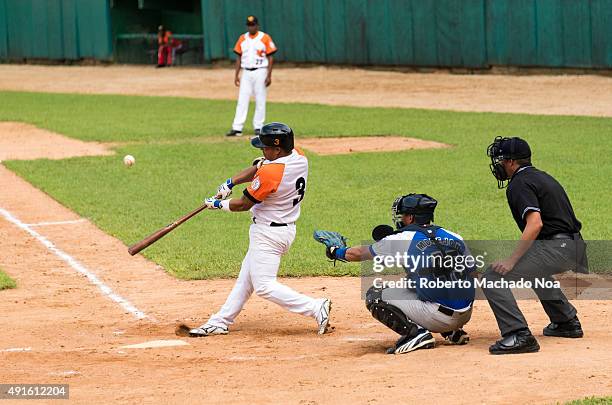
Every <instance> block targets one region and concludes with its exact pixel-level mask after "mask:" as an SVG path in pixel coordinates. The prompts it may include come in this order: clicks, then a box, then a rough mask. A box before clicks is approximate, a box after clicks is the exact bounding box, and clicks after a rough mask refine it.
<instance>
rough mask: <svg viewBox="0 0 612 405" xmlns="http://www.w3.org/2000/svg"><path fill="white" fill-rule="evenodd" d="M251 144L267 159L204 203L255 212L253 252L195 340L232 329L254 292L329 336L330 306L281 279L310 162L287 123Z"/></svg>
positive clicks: (269, 126) (269, 127) (274, 125)
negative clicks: (236, 190)
mask: <svg viewBox="0 0 612 405" xmlns="http://www.w3.org/2000/svg"><path fill="white" fill-rule="evenodd" d="M251 144H252V145H253V146H254V147H256V148H260V149H262V151H263V154H264V158H260V159H257V160H256V161H255V162H253V163H254V164H253V166H252V167H249V168H247V169H245V170H243V171H242V172H240V173H238V174H237V175H236V176H234V177H232V178H230V179H227V181H225V182H224V183H223V184H221V185H220V186H219V189H218V190H217V194H216V195H215V197H213V198H208V199H206V200H205V204H206V205H207V206H208V208H210V209H221V210H224V211H234V212H236V211H248V210H250V211H251V215H252V216H253V223H252V224H251V227H250V229H249V250H248V251H247V254H246V256H245V258H244V260H243V261H242V267H241V269H240V274H239V275H238V279H237V280H236V284H235V285H234V288H233V289H232V292H231V293H230V295H229V296H228V297H227V300H226V301H225V304H224V305H223V306H222V307H221V309H220V310H219V312H217V313H216V314H214V315H213V316H211V317H210V319H209V320H208V322H206V323H205V324H203V325H202V326H200V327H199V328H195V329H191V331H190V335H191V336H193V337H199V336H209V335H225V334H227V333H228V326H229V325H231V324H232V323H234V319H235V318H236V316H238V314H239V313H240V311H241V310H242V307H243V306H244V304H245V303H246V302H247V300H248V299H249V297H250V296H251V294H252V293H253V292H255V294H257V295H259V296H260V297H263V298H265V299H268V300H270V301H272V302H274V303H276V304H278V305H280V306H282V307H283V308H285V309H287V310H289V311H291V312H295V313H298V314H302V315H305V316H311V317H313V318H315V319H316V321H317V324H318V327H319V334H323V333H325V332H326V331H327V328H328V325H329V311H330V309H331V301H330V300H329V299H327V298H321V299H314V298H311V297H308V296H306V295H303V294H300V293H298V292H296V291H294V290H292V289H291V288H289V287H287V286H285V285H283V284H281V283H279V282H278V281H277V280H276V275H277V274H278V267H279V265H280V259H281V256H282V255H284V254H285V253H287V251H288V250H289V248H290V247H291V244H292V243H293V241H294V239H295V233H296V227H295V223H296V221H297V220H298V218H299V216H300V205H301V202H302V199H303V198H304V193H305V191H306V182H307V180H308V160H307V159H306V157H305V156H304V155H303V154H302V153H301V152H299V151H298V150H296V149H294V143H293V131H292V130H291V128H289V127H288V126H287V125H285V124H281V123H270V124H267V125H265V126H264V127H263V128H262V130H261V132H260V135H259V136H257V137H255V138H253V139H252V140H251ZM246 182H251V184H250V186H249V187H247V188H246V189H245V190H244V195H243V196H242V197H241V198H233V199H230V200H226V198H227V197H228V196H229V195H230V194H231V193H232V188H233V187H234V186H235V185H236V184H242V183H246Z"/></svg>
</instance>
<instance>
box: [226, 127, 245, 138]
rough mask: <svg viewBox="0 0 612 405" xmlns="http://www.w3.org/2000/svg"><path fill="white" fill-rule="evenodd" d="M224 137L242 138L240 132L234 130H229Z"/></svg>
mask: <svg viewBox="0 0 612 405" xmlns="http://www.w3.org/2000/svg"><path fill="white" fill-rule="evenodd" d="M225 136H242V131H236V130H235V129H230V130H229V132H228V133H227V134H225Z"/></svg>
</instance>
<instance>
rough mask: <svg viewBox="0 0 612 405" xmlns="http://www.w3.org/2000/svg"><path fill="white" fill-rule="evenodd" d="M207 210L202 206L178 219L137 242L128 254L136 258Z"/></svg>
mask: <svg viewBox="0 0 612 405" xmlns="http://www.w3.org/2000/svg"><path fill="white" fill-rule="evenodd" d="M205 209H206V205H202V206H201V207H198V208H196V209H195V210H193V211H191V212H190V213H189V214H187V215H185V216H183V217H181V218H179V219H177V220H176V221H174V222H173V223H171V224H169V225H166V226H165V227H163V228H161V229H160V230H158V231H156V232H153V233H152V234H151V235H149V236H147V237H146V238H144V239H143V240H141V241H140V242H136V243H134V244H133V245H132V246H130V247H129V249H128V252H129V253H130V254H131V255H132V256H134V255H135V254H136V253H138V252H140V251H141V250H143V249H145V248H147V247H149V246H151V245H152V244H154V243H155V242H157V241H158V240H160V239H161V238H163V237H164V236H166V235H167V234H169V233H170V232H172V231H173V230H175V229H176V228H177V227H178V226H179V225H181V224H183V223H184V222H187V221H188V220H189V219H191V218H192V217H194V216H196V215H197V214H199V213H200V212H202V211H203V210H205Z"/></svg>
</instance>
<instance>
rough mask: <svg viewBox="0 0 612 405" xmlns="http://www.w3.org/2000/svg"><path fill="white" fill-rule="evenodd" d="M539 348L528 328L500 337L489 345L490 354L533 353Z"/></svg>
mask: <svg viewBox="0 0 612 405" xmlns="http://www.w3.org/2000/svg"><path fill="white" fill-rule="evenodd" d="M539 350H540V345H539V344H538V341H537V340H536V338H535V337H533V335H532V334H531V332H530V331H529V330H522V331H518V332H515V333H513V334H511V335H508V336H506V337H504V338H501V339H500V340H498V341H497V342H495V344H494V345H491V347H489V353H491V354H518V353H534V352H537V351H539Z"/></svg>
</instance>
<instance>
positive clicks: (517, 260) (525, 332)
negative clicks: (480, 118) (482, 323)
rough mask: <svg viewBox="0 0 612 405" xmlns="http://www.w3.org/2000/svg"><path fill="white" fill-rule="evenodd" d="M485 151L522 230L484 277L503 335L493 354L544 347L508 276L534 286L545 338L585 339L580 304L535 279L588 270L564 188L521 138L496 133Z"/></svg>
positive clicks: (526, 351) (549, 280)
mask: <svg viewBox="0 0 612 405" xmlns="http://www.w3.org/2000/svg"><path fill="white" fill-rule="evenodd" d="M487 155H488V156H489V157H490V158H491V165H490V168H491V172H492V173H493V176H495V178H496V179H497V182H498V187H499V188H500V189H501V188H504V187H505V186H506V185H508V188H507V189H506V196H507V199H508V205H509V206H510V211H511V212H512V216H513V217H514V220H515V221H516V224H517V225H518V227H519V229H520V230H521V232H522V235H521V241H520V242H519V244H518V246H517V247H516V249H515V250H514V252H513V254H512V255H511V256H510V257H509V258H507V259H505V260H500V261H497V262H495V263H493V264H492V265H491V266H490V267H489V268H488V269H487V271H486V272H485V274H484V276H483V278H484V279H485V284H484V286H483V291H484V294H485V296H486V297H487V300H488V301H489V305H490V306H491V309H492V310H493V313H494V315H495V318H496V320H497V324H498V326H499V329H500V331H501V334H502V338H501V339H500V340H499V341H497V342H496V343H495V344H493V345H492V346H491V347H489V352H490V353H491V354H512V353H529V352H537V351H538V350H540V346H539V344H538V342H537V340H536V339H535V337H534V336H533V335H532V334H531V331H530V330H529V327H528V326H527V321H526V320H525V317H524V316H523V314H522V313H521V311H520V309H519V307H518V305H517V302H516V299H515V297H514V295H513V294H512V291H511V290H510V288H508V287H507V286H504V285H503V282H504V281H508V280H514V281H519V280H523V281H524V282H525V281H530V282H531V283H533V284H532V288H533V290H534V291H535V293H536V295H537V296H538V298H539V300H540V302H541V304H542V307H544V311H546V314H547V315H548V317H549V318H550V322H551V323H550V324H549V325H548V326H547V327H545V328H544V335H545V336H556V337H565V338H580V337H582V335H583V332H582V327H581V325H580V321H579V320H578V317H577V315H576V308H574V306H573V305H572V304H570V302H569V301H568V300H567V298H566V297H565V295H564V294H563V292H562V291H561V289H560V288H558V287H556V286H551V285H548V286H545V287H543V286H542V285H540V286H539V287H537V286H536V284H535V281H536V279H540V281H543V282H545V281H548V282H549V283H551V284H552V282H553V281H554V279H553V278H552V276H553V275H554V274H558V273H562V272H565V271H568V270H574V271H586V270H585V269H586V267H587V264H586V254H585V249H584V248H585V245H584V242H583V241H582V236H581V235H580V229H581V224H580V222H579V221H578V219H576V216H575V215H574V210H573V208H572V205H571V203H570V201H569V198H568V196H567V194H566V193H565V190H564V189H563V187H562V186H561V185H560V184H559V183H558V182H557V181H556V180H555V179H554V178H553V177H552V176H550V175H549V174H547V173H545V172H543V171H541V170H538V169H536V168H535V167H533V166H532V165H531V149H530V148H529V144H528V143H527V142H526V141H525V140H523V139H521V138H517V137H514V138H501V137H497V138H495V140H494V141H493V143H492V144H491V145H489V147H488V149H487ZM507 182H508V183H507ZM500 282H501V283H500ZM493 283H496V284H495V287H492V285H493ZM500 285H501V287H500Z"/></svg>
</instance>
